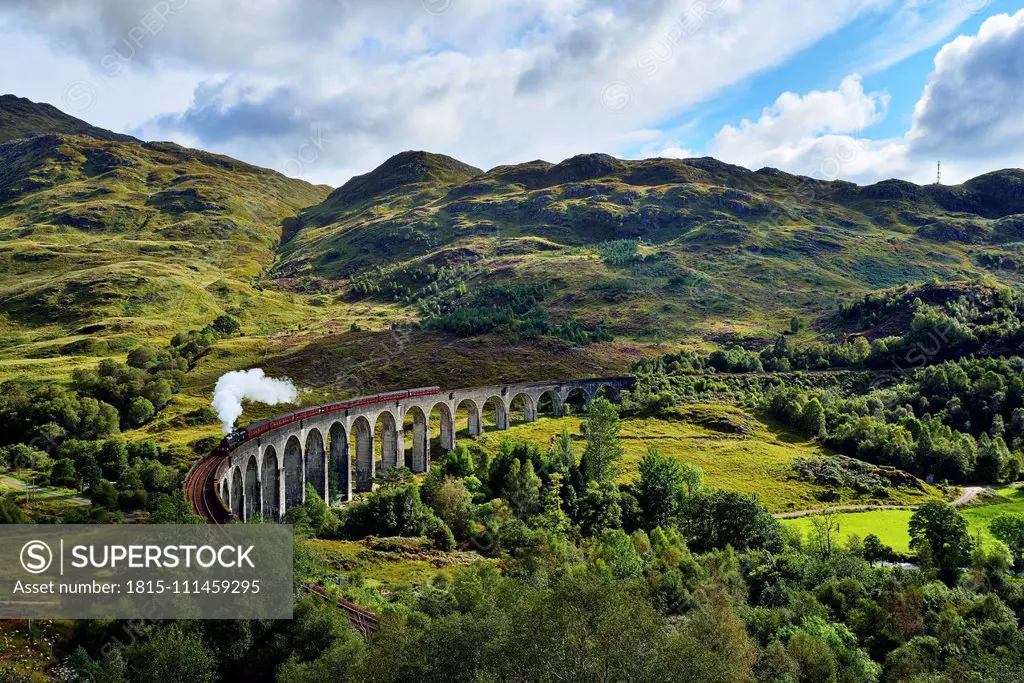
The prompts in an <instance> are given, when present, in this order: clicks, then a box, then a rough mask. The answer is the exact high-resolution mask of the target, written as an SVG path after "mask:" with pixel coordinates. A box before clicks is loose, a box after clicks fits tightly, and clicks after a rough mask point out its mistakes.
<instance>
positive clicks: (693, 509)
mask: <svg viewBox="0 0 1024 683" xmlns="http://www.w3.org/2000/svg"><path fill="white" fill-rule="evenodd" d="M679 526H680V529H681V530H682V531H683V533H684V534H685V535H686V537H687V541H688V543H689V545H690V547H691V549H693V550H695V551H697V552H706V551H708V550H712V549H715V548H719V549H720V548H725V547H726V546H727V545H731V546H732V547H733V548H735V549H736V550H738V551H746V550H749V549H761V548H763V549H766V550H773V551H778V550H782V547H783V538H784V537H783V533H782V526H781V525H780V524H779V522H778V520H776V519H775V518H774V517H772V515H771V513H770V512H768V509H767V508H766V507H765V506H764V505H762V504H761V501H759V500H758V499H757V496H754V495H750V494H744V493H736V492H734V491H722V490H718V489H712V490H708V491H702V492H700V493H698V494H697V495H695V496H689V497H688V498H687V499H686V504H685V506H684V507H683V511H682V515H681V516H680V520H679Z"/></svg>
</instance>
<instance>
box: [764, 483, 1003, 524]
mask: <svg viewBox="0 0 1024 683" xmlns="http://www.w3.org/2000/svg"><path fill="white" fill-rule="evenodd" d="M986 488H989V487H987V486H965V487H964V489H963V493H961V494H960V497H959V498H957V499H956V500H954V501H953V502H952V503H951V505H953V507H960V506H962V505H967V504H968V503H970V502H971V501H972V500H974V499H975V498H977V497H978V495H979V494H980V493H981V492H982V491H984V490H985V489H986ZM918 506H920V503H916V504H914V505H837V506H836V507H829V508H813V509H810V510H791V511H789V512H777V513H775V514H774V515H772V516H773V517H775V519H793V518H794V517H810V516H811V515H823V514H825V513H826V512H868V511H870V510H913V509H915V508H917V507H918Z"/></svg>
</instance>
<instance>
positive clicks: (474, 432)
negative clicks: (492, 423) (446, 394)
mask: <svg viewBox="0 0 1024 683" xmlns="http://www.w3.org/2000/svg"><path fill="white" fill-rule="evenodd" d="M460 410H465V411H466V435H467V436H480V433H481V428H482V427H483V420H481V418H480V406H478V405H477V404H476V401H474V400H473V399H471V398H464V399H462V400H461V401H459V403H458V405H456V406H455V419H456V420H458V419H459V411H460Z"/></svg>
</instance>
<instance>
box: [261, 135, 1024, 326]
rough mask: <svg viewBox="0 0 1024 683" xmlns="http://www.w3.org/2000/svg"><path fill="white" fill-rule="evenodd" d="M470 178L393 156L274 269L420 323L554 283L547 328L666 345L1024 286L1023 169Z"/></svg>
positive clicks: (699, 170)
mask: <svg viewBox="0 0 1024 683" xmlns="http://www.w3.org/2000/svg"><path fill="white" fill-rule="evenodd" d="M471 174H472V169H470V168H469V167H466V166H464V165H460V164H458V162H456V161H455V160H453V159H450V158H448V157H443V156H438V155H429V154H423V153H405V154H402V155H398V156H396V157H394V158H393V159H391V160H389V161H387V162H386V163H385V164H383V165H382V166H380V167H379V168H378V169H376V170H374V171H373V172H371V173H369V174H367V175H364V176H360V177H358V178H355V179H353V180H352V181H350V182H349V183H347V184H346V185H344V186H343V187H341V188H339V189H338V190H335V191H334V192H333V193H332V194H331V196H330V197H329V198H328V200H327V201H325V202H324V203H322V204H320V205H318V206H315V207H311V208H309V209H307V210H305V211H304V212H303V213H302V215H301V217H300V221H299V224H298V225H299V227H298V229H297V230H296V232H295V233H294V235H291V236H290V238H289V239H288V241H287V242H286V243H284V244H283V245H282V247H281V259H280V262H279V263H278V264H277V266H276V267H275V268H274V270H273V274H274V276H276V277H280V278H288V279H289V280H301V281H305V282H309V283H315V285H316V286H317V287H320V288H324V289H326V290H328V291H331V292H332V293H337V294H338V295H340V297H341V298H342V300H366V299H369V300H375V301H381V302H385V301H396V302H399V303H402V304H405V305H406V306H407V308H408V309H409V310H410V312H411V313H412V314H413V315H414V316H415V317H419V318H421V319H425V318H430V317H433V318H444V317H446V316H451V315H452V314H453V313H457V312H458V311H459V309H463V308H480V307H481V306H483V307H486V306H488V305H491V304H490V303H489V302H487V301H481V299H482V298H483V299H486V298H488V297H489V298H491V299H493V298H494V297H493V296H491V294H493V292H494V291H495V290H494V288H493V286H494V285H497V286H498V287H502V286H508V285H516V286H520V287H521V286H523V285H529V284H531V283H532V284H534V285H538V286H539V285H542V284H543V283H546V284H547V285H548V286H549V289H550V291H547V292H544V293H543V298H542V301H541V302H539V303H538V306H537V308H539V309H540V310H542V311H543V312H544V314H545V315H546V317H547V319H548V320H549V321H550V322H551V323H563V324H568V323H573V322H575V323H578V324H579V325H580V326H581V327H582V328H583V329H585V330H594V329H601V330H605V331H607V332H608V333H610V334H611V335H612V336H613V337H615V338H616V339H623V338H628V339H632V340H636V341H641V342H645V343H654V342H658V341H660V340H664V339H679V338H683V339H688V340H690V341H694V342H700V341H703V340H715V341H720V340H722V339H726V338H730V337H735V336H736V335H740V336H753V337H760V338H762V339H769V338H771V337H772V336H773V335H774V334H776V333H777V332H778V331H780V330H781V329H784V328H786V327H787V326H788V323H789V320H790V318H791V317H792V316H793V315H794V314H797V313H800V314H803V315H808V316H812V317H813V316H816V315H819V314H821V313H824V312H827V311H830V310H832V309H834V308H835V307H836V306H837V305H838V304H839V303H840V302H843V301H846V300H848V299H849V297H850V296H851V295H859V294H862V293H866V292H869V291H872V290H876V289H881V288H887V287H891V286H894V285H899V284H904V283H910V282H920V281H925V280H929V279H931V278H938V279H940V280H960V279H969V278H975V277H981V276H985V275H990V276H992V277H994V278H995V279H997V280H1015V279H1016V278H1017V270H1018V269H1017V265H1018V264H1019V263H1021V262H1022V257H1021V255H1020V240H1021V238H1022V236H1024V215H1020V212H1022V211H1024V172H1022V171H1020V170H1006V171H1000V172H996V173H990V174H987V175H985V176H981V177H979V178H976V179H974V180H971V181H969V182H967V183H965V184H963V185H960V186H925V187H920V186H916V185H913V184H911V183H906V182H903V181H895V180H894V181H886V182H882V183H878V184H876V185H871V186H867V187H858V186H855V185H853V184H851V183H846V182H824V181H817V180H812V179H808V178H802V177H797V176H792V175H789V174H786V173H782V172H780V171H777V170H774V169H761V170H759V171H749V170H747V169H744V168H740V167H737V166H731V165H728V164H724V163H721V162H718V161H716V160H714V159H709V158H703V159H686V160H670V159H649V160H643V161H624V160H619V159H615V158H612V157H609V156H606V155H581V156H577V157H574V158H572V159H568V160H566V161H563V162H562V163H559V164H557V165H553V164H550V163H546V162H541V161H535V162H530V163H527V164H520V165H516V166H501V167H498V168H495V169H492V170H491V171H488V172H486V173H482V172H480V173H476V174H475V175H471ZM373 192H376V193H377V194H375V195H373V194H372V193H373ZM489 286H492V287H490V289H488V287H489ZM481 295H482V296H481ZM529 311H530V309H529V307H526V310H524V311H522V312H520V313H519V315H520V317H527V318H528V317H529V315H527V313H529ZM447 322H450V321H447ZM440 327H441V328H442V329H449V330H450V329H452V328H454V327H457V325H455V324H446V323H442V324H441V325H440ZM526 327H527V328H529V327H530V325H526ZM821 331H826V330H819V332H821ZM555 336H559V335H555ZM562 336H566V335H562ZM570 338H571V335H570Z"/></svg>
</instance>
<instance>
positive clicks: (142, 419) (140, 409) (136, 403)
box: [125, 396, 156, 427]
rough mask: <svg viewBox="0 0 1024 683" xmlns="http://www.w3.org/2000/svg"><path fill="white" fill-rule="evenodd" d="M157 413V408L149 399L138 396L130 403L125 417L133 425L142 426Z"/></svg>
mask: <svg viewBox="0 0 1024 683" xmlns="http://www.w3.org/2000/svg"><path fill="white" fill-rule="evenodd" d="M154 415H156V408H154V407H153V404H152V403H150V401H149V399H146V398H143V397H141V396H136V397H135V398H133V399H132V400H131V401H130V402H129V403H128V410H127V411H126V412H125V419H127V420H128V424H130V425H132V426H133V427H141V426H142V425H144V424H146V423H147V422H149V421H150V420H152V419H153V416H154Z"/></svg>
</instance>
